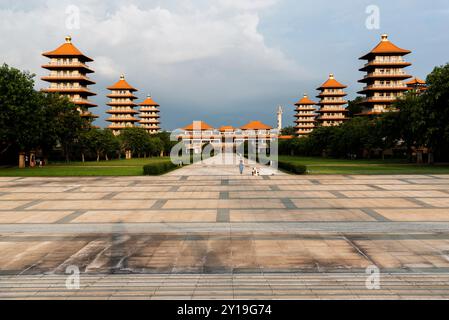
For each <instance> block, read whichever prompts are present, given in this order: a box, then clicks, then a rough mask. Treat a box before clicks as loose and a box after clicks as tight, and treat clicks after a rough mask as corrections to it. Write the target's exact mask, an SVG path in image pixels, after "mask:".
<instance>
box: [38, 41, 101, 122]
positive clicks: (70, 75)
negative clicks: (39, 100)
mask: <svg viewBox="0 0 449 320" xmlns="http://www.w3.org/2000/svg"><path fill="white" fill-rule="evenodd" d="M42 55H43V56H44V57H47V58H50V62H49V63H48V64H45V65H43V66H42V68H44V69H47V70H50V74H49V75H48V76H45V77H42V80H43V81H46V82H49V83H50V86H49V87H48V88H46V89H43V90H42V91H44V92H48V93H57V94H60V95H62V96H66V97H68V98H69V99H70V101H71V102H73V103H74V104H75V105H76V106H77V109H78V110H79V112H80V113H81V116H82V117H84V118H90V119H93V118H98V116H96V115H93V114H92V113H91V112H89V111H88V110H89V108H94V107H96V106H97V105H96V104H94V103H92V102H91V101H89V99H88V97H90V96H95V95H96V94H95V93H93V92H91V91H89V89H88V86H89V85H92V84H95V82H93V81H92V80H91V79H90V78H89V77H88V76H87V74H89V73H93V72H94V71H93V70H92V69H90V67H88V66H87V63H88V62H92V61H93V60H92V59H91V58H89V57H87V56H86V55H84V54H83V53H82V52H81V51H79V50H78V49H77V48H76V47H75V46H74V45H73V44H72V38H71V37H70V36H67V37H66V38H65V43H64V44H63V45H61V46H60V47H59V48H57V49H56V50H54V51H49V52H45V53H43V54H42Z"/></svg>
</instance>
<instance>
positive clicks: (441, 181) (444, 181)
mask: <svg viewBox="0 0 449 320" xmlns="http://www.w3.org/2000/svg"><path fill="white" fill-rule="evenodd" d="M408 181H409V182H410V183H415V184H449V179H410V180H408ZM386 184H388V183H386Z"/></svg>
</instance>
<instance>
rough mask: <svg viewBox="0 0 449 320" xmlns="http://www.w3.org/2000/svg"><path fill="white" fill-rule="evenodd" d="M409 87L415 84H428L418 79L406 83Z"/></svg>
mask: <svg viewBox="0 0 449 320" xmlns="http://www.w3.org/2000/svg"><path fill="white" fill-rule="evenodd" d="M406 84H407V85H414V84H426V82H425V81H424V80H421V79H420V78H418V77H415V78H413V79H412V80H410V81H409V82H407V83H406Z"/></svg>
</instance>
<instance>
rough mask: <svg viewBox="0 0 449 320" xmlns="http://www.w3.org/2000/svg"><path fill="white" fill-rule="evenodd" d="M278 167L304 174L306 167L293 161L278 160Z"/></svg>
mask: <svg viewBox="0 0 449 320" xmlns="http://www.w3.org/2000/svg"><path fill="white" fill-rule="evenodd" d="M278 166H279V169H282V170H285V171H288V172H291V173H294V174H305V173H307V167H306V166H304V165H302V164H297V163H295V162H288V161H279V162H278Z"/></svg>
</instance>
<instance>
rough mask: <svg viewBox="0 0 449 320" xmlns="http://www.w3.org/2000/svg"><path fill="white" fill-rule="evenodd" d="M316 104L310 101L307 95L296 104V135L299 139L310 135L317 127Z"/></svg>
mask: <svg viewBox="0 0 449 320" xmlns="http://www.w3.org/2000/svg"><path fill="white" fill-rule="evenodd" d="M315 105H316V103H315V102H313V101H312V100H310V99H309V97H308V96H307V94H304V97H303V98H302V99H301V100H299V101H298V102H297V103H295V106H296V115H295V117H296V121H295V123H296V126H295V129H296V133H297V134H298V136H299V137H303V136H307V135H309V134H310V133H311V132H312V131H313V130H314V129H315V127H316V125H315V124H316V120H315V117H316V109H315V107H314V106H315Z"/></svg>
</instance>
